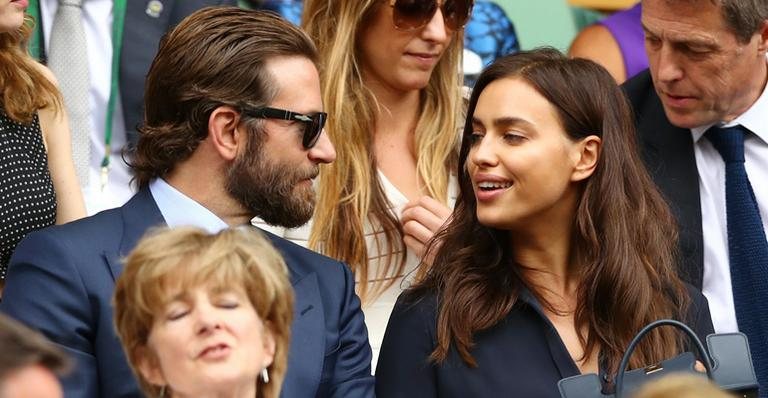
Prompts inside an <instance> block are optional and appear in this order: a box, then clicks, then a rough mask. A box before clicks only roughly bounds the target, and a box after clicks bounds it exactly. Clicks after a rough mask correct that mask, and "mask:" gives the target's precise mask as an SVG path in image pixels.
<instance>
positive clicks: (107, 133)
mask: <svg viewBox="0 0 768 398" xmlns="http://www.w3.org/2000/svg"><path fill="white" fill-rule="evenodd" d="M126 4H127V0H113V5H112V67H111V70H110V85H109V100H108V101H107V117H106V119H105V121H104V159H102V161H101V168H102V170H101V174H102V184H104V183H105V180H104V179H105V178H106V172H107V168H108V167H109V160H110V152H111V148H110V146H111V144H112V117H113V115H114V114H115V104H116V102H117V95H118V90H119V85H120V84H119V83H120V56H121V55H122V54H121V53H122V49H123V31H124V28H125V7H126ZM27 14H29V15H30V16H31V17H32V18H33V19H34V20H35V24H36V25H37V29H35V30H34V32H33V34H32V38H31V39H30V41H29V52H30V54H32V56H33V57H35V59H37V60H41V61H42V59H41V56H42V55H43V54H44V53H45V52H44V51H43V49H42V43H43V38H44V35H43V24H42V23H40V14H41V12H40V0H30V1H29V6H28V7H27Z"/></svg>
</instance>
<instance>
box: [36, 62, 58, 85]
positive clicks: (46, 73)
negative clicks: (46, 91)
mask: <svg viewBox="0 0 768 398" xmlns="http://www.w3.org/2000/svg"><path fill="white" fill-rule="evenodd" d="M32 66H33V67H34V68H35V70H36V71H38V72H40V74H41V75H43V77H45V78H46V79H48V81H49V82H51V83H53V85H54V86H56V87H57V88H58V87H59V81H58V80H57V79H56V75H54V74H53V72H52V71H51V70H50V69H48V67H47V66H45V65H43V64H41V63H39V62H36V61H35V62H32Z"/></svg>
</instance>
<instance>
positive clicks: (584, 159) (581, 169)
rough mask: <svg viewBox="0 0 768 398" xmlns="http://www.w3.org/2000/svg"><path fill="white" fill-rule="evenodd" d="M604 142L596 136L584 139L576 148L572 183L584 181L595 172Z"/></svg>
mask: <svg viewBox="0 0 768 398" xmlns="http://www.w3.org/2000/svg"><path fill="white" fill-rule="evenodd" d="M602 145H603V141H602V140H601V139H600V137H598V136H596V135H590V136H587V137H584V138H582V139H581V140H579V142H577V143H576V145H575V147H574V160H575V161H576V162H575V164H574V168H573V174H571V181H574V182H575V181H582V180H585V179H587V178H589V176H591V175H592V173H594V172H595V167H597V161H598V160H599V159H600V149H601V147H602Z"/></svg>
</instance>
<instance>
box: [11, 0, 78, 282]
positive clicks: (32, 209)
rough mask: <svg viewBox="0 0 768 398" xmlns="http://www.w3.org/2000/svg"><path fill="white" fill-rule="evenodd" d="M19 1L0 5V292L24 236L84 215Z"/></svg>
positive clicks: (62, 124)
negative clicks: (30, 50) (31, 53)
mask: <svg viewBox="0 0 768 398" xmlns="http://www.w3.org/2000/svg"><path fill="white" fill-rule="evenodd" d="M25 9H26V1H9V0H0V93H1V94H2V96H0V294H1V293H2V287H3V285H4V281H5V274H6V270H7V267H8V262H9V260H10V258H11V254H12V253H13V251H14V249H15V248H16V245H17V244H18V243H19V241H21V239H22V238H23V237H24V236H26V235H27V234H28V233H29V232H32V231H34V230H37V229H40V228H43V227H46V226H49V225H53V224H54V223H56V224H62V223H65V222H68V221H71V220H74V219H77V218H80V217H84V216H85V206H84V204H83V196H82V193H81V192H80V187H79V185H78V182H77V177H76V176H75V167H74V164H73V163H72V148H71V147H70V140H69V128H68V127H67V116H66V114H65V112H64V109H63V107H62V101H61V97H60V94H59V91H58V89H57V88H56V83H55V81H54V78H53V74H51V72H50V71H49V70H48V69H46V68H45V67H44V66H42V65H40V64H39V63H37V62H36V61H34V60H33V59H32V58H31V57H30V56H29V54H27V52H26V51H25V50H24V49H25V48H26V42H27V40H28V39H29V37H30V34H31V32H32V21H31V20H30V19H29V18H28V17H26V16H25V14H24V11H25Z"/></svg>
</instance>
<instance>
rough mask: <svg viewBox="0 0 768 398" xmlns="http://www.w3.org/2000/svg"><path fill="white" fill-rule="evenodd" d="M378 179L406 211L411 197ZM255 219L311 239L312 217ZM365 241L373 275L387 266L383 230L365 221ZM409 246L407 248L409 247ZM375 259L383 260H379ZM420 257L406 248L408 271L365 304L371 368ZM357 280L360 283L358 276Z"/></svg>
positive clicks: (453, 183) (451, 194) (452, 198)
mask: <svg viewBox="0 0 768 398" xmlns="http://www.w3.org/2000/svg"><path fill="white" fill-rule="evenodd" d="M378 176H379V181H381V185H382V187H383V188H384V195H386V197H387V200H388V201H389V204H390V209H391V210H392V212H393V213H394V214H396V215H397V217H398V219H399V218H400V215H401V213H402V211H403V207H404V206H405V205H406V204H407V203H408V198H407V197H406V196H405V195H404V194H403V193H402V192H400V191H399V190H398V189H397V188H396V187H395V186H394V185H393V184H392V183H391V182H390V181H389V180H388V179H387V177H386V176H385V175H384V173H382V172H381V170H379V173H378ZM458 192H459V189H458V182H457V180H456V177H455V176H451V177H450V180H449V183H448V206H449V207H451V208H453V206H454V204H455V203H456V196H457V195H458ZM253 223H254V224H255V225H256V226H258V227H259V228H262V229H264V230H267V231H269V232H272V233H274V234H276V235H278V236H282V237H284V238H286V239H288V240H290V241H292V242H294V243H297V244H299V245H302V246H304V247H307V241H308V240H309V232H310V231H311V229H312V220H310V221H309V222H308V223H307V224H305V225H304V226H302V227H299V228H295V229H286V228H281V227H274V226H270V225H267V224H265V223H264V222H263V221H261V220H259V219H254V220H253ZM376 235H380V238H381V241H380V242H379V244H378V245H377V244H376ZM365 242H366V247H367V248H368V262H369V264H370V268H369V271H368V272H369V273H370V274H371V275H376V274H378V270H379V267H383V266H384V262H383V261H384V259H385V258H386V253H379V251H378V247H379V246H380V247H383V248H385V247H387V246H386V241H385V240H384V233H383V231H382V229H381V228H380V227H379V228H376V229H374V228H373V225H372V224H371V223H370V222H368V223H366V225H365ZM406 249H407V248H406ZM376 260H381V262H378V261H376ZM419 260H420V259H419V258H418V257H416V255H415V254H414V253H412V252H411V251H410V250H407V252H406V260H405V272H404V273H403V275H399V276H397V277H396V279H395V283H394V284H393V285H392V286H390V287H389V288H388V289H387V290H385V291H383V292H382V293H381V295H380V296H379V297H377V298H376V300H374V301H373V302H369V303H366V304H365V305H364V306H363V313H364V314H365V326H366V327H367V329H368V340H369V342H370V344H371V349H372V350H373V360H372V362H371V369H373V371H374V372H375V371H376V363H377V362H378V358H379V351H380V350H381V342H382V340H383V339H384V331H385V330H386V328H387V321H389V315H390V314H391V313H392V309H393V308H394V307H395V301H397V297H398V296H399V295H400V293H401V292H402V291H403V290H405V289H407V288H408V287H409V286H410V283H411V281H412V278H413V276H414V273H413V271H414V270H415V269H416V267H417V266H418V265H419ZM356 283H360V281H359V280H357V282H356ZM367 283H369V284H370V285H373V283H374V281H373V280H368V281H367Z"/></svg>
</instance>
